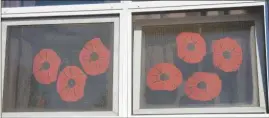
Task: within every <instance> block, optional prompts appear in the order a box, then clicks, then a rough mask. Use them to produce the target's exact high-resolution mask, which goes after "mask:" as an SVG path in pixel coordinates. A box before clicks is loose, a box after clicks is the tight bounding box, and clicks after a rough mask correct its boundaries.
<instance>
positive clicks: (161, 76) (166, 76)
mask: <svg viewBox="0 0 269 118" xmlns="http://www.w3.org/2000/svg"><path fill="white" fill-rule="evenodd" d="M160 79H161V80H162V81H165V80H168V79H169V75H167V74H165V73H163V74H161V75H160Z"/></svg>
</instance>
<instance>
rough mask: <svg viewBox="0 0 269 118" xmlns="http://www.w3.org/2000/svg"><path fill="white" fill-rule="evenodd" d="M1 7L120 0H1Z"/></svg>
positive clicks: (112, 1) (95, 2)
mask: <svg viewBox="0 0 269 118" xmlns="http://www.w3.org/2000/svg"><path fill="white" fill-rule="evenodd" d="M2 2H3V3H2V6H3V7H26V6H48V5H76V4H100V3H114V2H120V0H2Z"/></svg>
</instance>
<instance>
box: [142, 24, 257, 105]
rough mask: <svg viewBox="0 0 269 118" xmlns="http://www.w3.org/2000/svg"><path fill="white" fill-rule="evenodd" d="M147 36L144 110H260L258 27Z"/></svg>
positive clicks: (178, 29) (176, 28) (180, 29)
mask: <svg viewBox="0 0 269 118" xmlns="http://www.w3.org/2000/svg"><path fill="white" fill-rule="evenodd" d="M142 32H143V33H142V35H143V36H142V37H143V39H142V64H141V66H142V67H141V79H142V81H141V92H140V96H141V98H140V106H141V108H144V109H145V108H146V109H147V108H199V107H233V106H235V107H241V106H248V107H254V106H259V101H258V98H259V96H258V84H257V83H258V82H257V81H258V80H257V69H256V59H255V58H256V54H255V39H254V38H253V34H254V23H253V22H223V23H201V24H182V25H162V26H144V27H142Z"/></svg>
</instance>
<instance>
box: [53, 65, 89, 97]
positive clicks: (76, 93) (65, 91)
mask: <svg viewBox="0 0 269 118" xmlns="http://www.w3.org/2000/svg"><path fill="white" fill-rule="evenodd" d="M86 79H87V76H86V75H85V74H84V73H83V71H82V70H81V69H80V68H78V67H76V66H67V67H65V68H64V69H63V71H61V72H60V74H59V77H58V81H57V92H58V94H59V95H60V97H61V99H62V100H63V101H65V102H76V101H78V100H80V99H81V98H82V97H83V96H84V87H85V82H86Z"/></svg>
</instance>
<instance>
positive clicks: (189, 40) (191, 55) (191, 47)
mask: <svg viewBox="0 0 269 118" xmlns="http://www.w3.org/2000/svg"><path fill="white" fill-rule="evenodd" d="M176 40H177V55H178V57H179V58H180V59H182V60H183V61H185V62H187V63H190V64H195V63H199V62H200V61H202V60H203V58H204V56H205V55H206V43H205V40H204V38H203V37H202V36H201V35H200V34H199V33H192V32H182V33H180V34H179V35H178V36H177V37H176Z"/></svg>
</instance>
